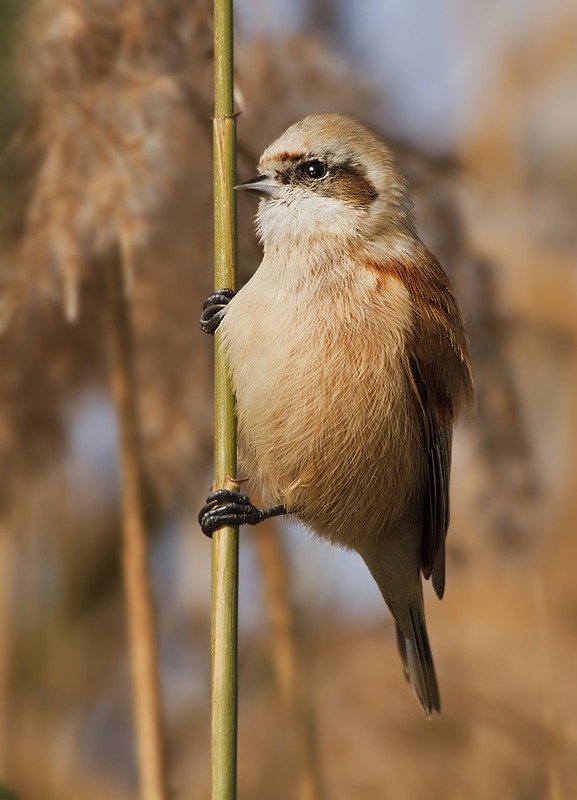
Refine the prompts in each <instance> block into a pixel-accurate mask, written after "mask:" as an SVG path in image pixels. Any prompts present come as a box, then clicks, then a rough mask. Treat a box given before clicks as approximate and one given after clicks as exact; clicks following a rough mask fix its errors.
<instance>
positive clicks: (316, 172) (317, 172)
mask: <svg viewBox="0 0 577 800" xmlns="http://www.w3.org/2000/svg"><path fill="white" fill-rule="evenodd" d="M304 170H305V175H306V176H307V178H314V179H315V180H318V179H319V178H323V177H324V176H325V175H326V174H327V167H326V164H323V162H322V161H307V163H306V164H305V168H304Z"/></svg>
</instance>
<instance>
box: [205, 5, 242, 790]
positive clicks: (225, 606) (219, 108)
mask: <svg viewBox="0 0 577 800" xmlns="http://www.w3.org/2000/svg"><path fill="white" fill-rule="evenodd" d="M232 20H233V11H232V0H214V99H215V102H214V118H213V146H214V281H215V288H216V289H221V288H224V287H228V288H231V289H234V288H236V201H235V197H234V192H233V187H234V184H235V182H236V158H235V156H236V120H235V117H234V95H233V25H232ZM218 344H219V332H218V330H217V332H216V335H215V366H214V369H215V459H214V460H215V464H214V469H215V485H216V487H226V488H230V489H235V488H237V487H236V485H235V484H234V483H233V482H232V480H231V476H234V475H235V474H236V421H235V414H234V401H233V396H232V390H231V387H230V382H229V378H228V374H227V368H226V363H225V362H224V359H223V356H222V353H221V352H220V350H219V347H218ZM237 611H238V528H233V527H228V528H221V529H219V530H218V531H216V532H215V533H214V536H213V540H212V629H211V719H212V738H211V773H212V798H213V800H233V799H234V798H235V797H236V738H237V735H236V728H237Z"/></svg>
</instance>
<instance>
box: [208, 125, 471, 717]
mask: <svg viewBox="0 0 577 800" xmlns="http://www.w3.org/2000/svg"><path fill="white" fill-rule="evenodd" d="M258 172H259V174H258V176H257V177H256V178H253V179H251V180H249V181H247V182H246V183H243V184H241V185H240V186H237V187H236V188H237V189H239V190H242V191H248V192H251V193H253V194H256V195H258V196H259V197H260V198H261V200H260V204H259V209H258V214H257V232H258V236H259V238H260V241H261V243H262V246H263V259H262V262H261V264H260V266H259V268H258V269H257V271H256V272H255V274H254V275H253V277H252V278H251V279H250V280H249V281H248V283H247V284H246V285H245V286H244V287H243V288H242V289H241V290H240V291H239V292H238V293H236V294H235V293H234V292H233V291H232V290H230V289H226V288H223V289H222V290H221V291H218V292H215V293H214V294H213V295H211V296H210V297H209V298H208V300H207V301H206V303H205V304H204V309H203V313H202V317H201V326H202V328H203V329H204V330H205V331H207V332H209V333H214V331H215V330H216V329H217V328H219V347H222V348H223V350H224V353H225V357H226V361H227V364H228V369H229V373H230V378H231V381H232V386H233V389H234V394H235V399H236V409H237V415H238V431H239V450H240V459H241V464H242V466H243V469H244V470H245V471H246V474H247V475H248V476H249V478H250V480H251V481H252V482H254V484H255V485H256V486H257V487H258V490H259V492H260V495H261V497H262V499H263V503H264V505H265V506H266V507H265V508H263V509H261V508H257V507H256V506H254V505H253V504H252V503H251V502H250V499H249V497H248V496H247V495H243V494H240V493H236V492H229V491H227V490H222V489H221V490H217V491H216V492H213V493H212V494H211V495H209V497H208V500H207V504H206V505H205V506H204V508H203V509H202V511H201V513H200V515H199V520H200V523H201V527H202V529H203V530H204V532H205V533H206V534H207V535H212V533H213V531H214V530H216V529H217V528H218V527H221V526H223V525H239V524H243V523H247V524H256V523H258V522H260V521H261V520H263V519H266V518H267V517H271V516H276V515H280V514H291V515H294V516H295V517H297V518H298V519H299V520H301V521H302V522H303V523H304V524H305V525H306V526H307V527H308V528H309V529H310V530H311V531H312V532H313V533H314V534H316V535H318V536H320V537H322V538H324V539H328V540H329V541H330V542H333V543H334V544H336V545H339V546H341V547H344V548H347V549H351V550H355V551H357V552H358V553H359V554H360V555H361V557H362V558H363V559H364V561H365V563H366V565H367V567H368V568H369V570H370V572H371V574H372V575H373V578H374V579H375V581H376V582H377V584H378V586H379V589H380V590H381V593H382V595H383V597H384V599H385V601H386V603H387V605H388V607H389V609H390V611H391V612H392V615H393V617H394V619H395V622H396V632H397V643H398V647H399V651H400V654H401V657H402V660H403V664H404V670H405V675H406V677H407V679H408V680H409V682H410V684H411V685H412V687H413V689H414V691H415V693H416V695H417V697H418V699H419V700H420V702H421V704H422V706H423V708H424V710H425V713H426V714H427V716H429V717H430V716H431V714H432V712H433V711H437V712H438V711H440V698H439V689H438V684H437V678H436V675H435V668H434V665H433V659H432V655H431V648H430V645H429V638H428V635H427V629H426V625H425V615H424V607H423V592H422V577H424V578H425V579H428V578H431V579H432V583H433V587H434V589H435V591H436V593H437V595H438V596H439V597H442V595H443V591H444V587H445V536H446V532H447V526H448V522H449V472H450V466H451V440H452V431H453V419H454V417H455V415H456V413H457V412H458V411H459V410H460V409H461V408H462V407H464V406H466V405H467V404H468V403H470V402H471V401H472V396H473V383H472V375H471V366H470V361H469V355H468V348H467V339H466V335H465V331H464V327H463V322H462V319H461V314H460V312H459V308H458V305H457V302H456V300H455V296H454V294H453V291H452V288H451V285H450V283H449V280H448V278H447V276H446V275H445V273H444V271H443V269H442V268H441V266H440V265H439V263H438V261H437V260H436V259H435V257H434V256H433V255H432V254H431V253H430V252H429V251H428V250H427V248H426V247H425V245H424V244H423V243H422V242H421V240H420V239H419V237H418V235H417V232H416V227H415V214H414V208H413V204H412V201H411V199H410V197H409V193H408V187H407V184H406V181H405V180H404V178H403V177H402V175H401V173H400V171H399V169H398V167H397V164H396V162H395V159H394V157H393V155H392V153H391V152H390V150H389V149H388V148H387V146H386V145H385V144H384V143H383V142H382V140H381V139H380V138H379V137H378V136H376V135H375V134H374V133H372V132H371V131H370V130H368V129H367V128H366V127H364V126H363V125H361V124H360V123H359V122H357V121H356V120H355V119H353V118H352V117H349V116H344V115H341V114H313V115H310V116H308V117H306V118H305V119H303V120H301V121H300V122H297V123H295V124H294V125H292V126H291V127H290V128H288V130H286V131H285V133H283V134H282V136H280V137H279V138H278V139H277V140H276V141H275V142H274V143H273V144H271V145H270V146H269V147H268V148H267V149H266V150H265V152H264V153H263V155H262V157H261V159H260V162H259V166H258Z"/></svg>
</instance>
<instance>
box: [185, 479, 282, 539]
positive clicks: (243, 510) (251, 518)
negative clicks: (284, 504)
mask: <svg viewBox="0 0 577 800" xmlns="http://www.w3.org/2000/svg"><path fill="white" fill-rule="evenodd" d="M267 516H268V515H267V513H266V511H263V510H262V509H260V508H257V507H256V506H253V504H252V503H251V502H250V499H249V497H248V496H247V495H246V494H240V492H231V491H230V490H229V489H217V490H216V491H215V492H211V493H210V494H209V496H208V497H207V501H206V505H205V506H203V507H202V509H201V510H200V513H199V515H198V521H199V522H200V527H201V528H202V532H203V533H204V534H205V535H206V536H208V537H209V538H211V537H212V534H213V533H214V532H215V530H217V529H218V528H224V527H226V526H227V525H234V526H237V525H257V524H258V523H259V522H262V521H263V519H266V518H267Z"/></svg>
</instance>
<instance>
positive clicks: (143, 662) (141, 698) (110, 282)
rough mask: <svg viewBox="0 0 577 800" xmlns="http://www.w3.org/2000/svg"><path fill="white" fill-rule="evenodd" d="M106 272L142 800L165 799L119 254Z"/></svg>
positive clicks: (125, 304) (129, 348) (128, 339)
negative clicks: (118, 439)
mask: <svg viewBox="0 0 577 800" xmlns="http://www.w3.org/2000/svg"><path fill="white" fill-rule="evenodd" d="M105 273H106V306H107V311H108V326H107V327H108V335H109V351H110V362H111V365H110V371H111V375H110V377H111V384H112V394H113V397H114V403H115V405H116V414H117V419H118V428H119V438H120V463H121V475H122V501H121V502H122V509H121V516H122V569H123V579H124V591H125V596H126V608H127V617H128V632H129V640H130V666H131V673H132V692H133V703H134V718H135V728H136V740H137V761H138V774H139V781H140V797H141V798H142V800H166V799H167V793H166V780H165V765H164V752H163V741H162V733H161V722H160V718H161V714H160V696H159V694H160V693H159V682H158V672H157V664H156V644H155V632H154V618H153V611H152V597H151V590H150V579H149V574H148V559H147V543H146V528H145V522H144V510H143V490H142V469H141V460H140V442H139V424H138V410H137V402H136V387H135V381H134V372H133V370H134V361H133V348H132V335H131V327H130V317H129V309H128V301H127V299H126V297H125V293H124V290H123V277H122V265H121V263H120V257H119V255H118V254H116V255H115V256H113V257H111V258H110V260H109V262H108V263H107V264H106V267H105Z"/></svg>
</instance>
